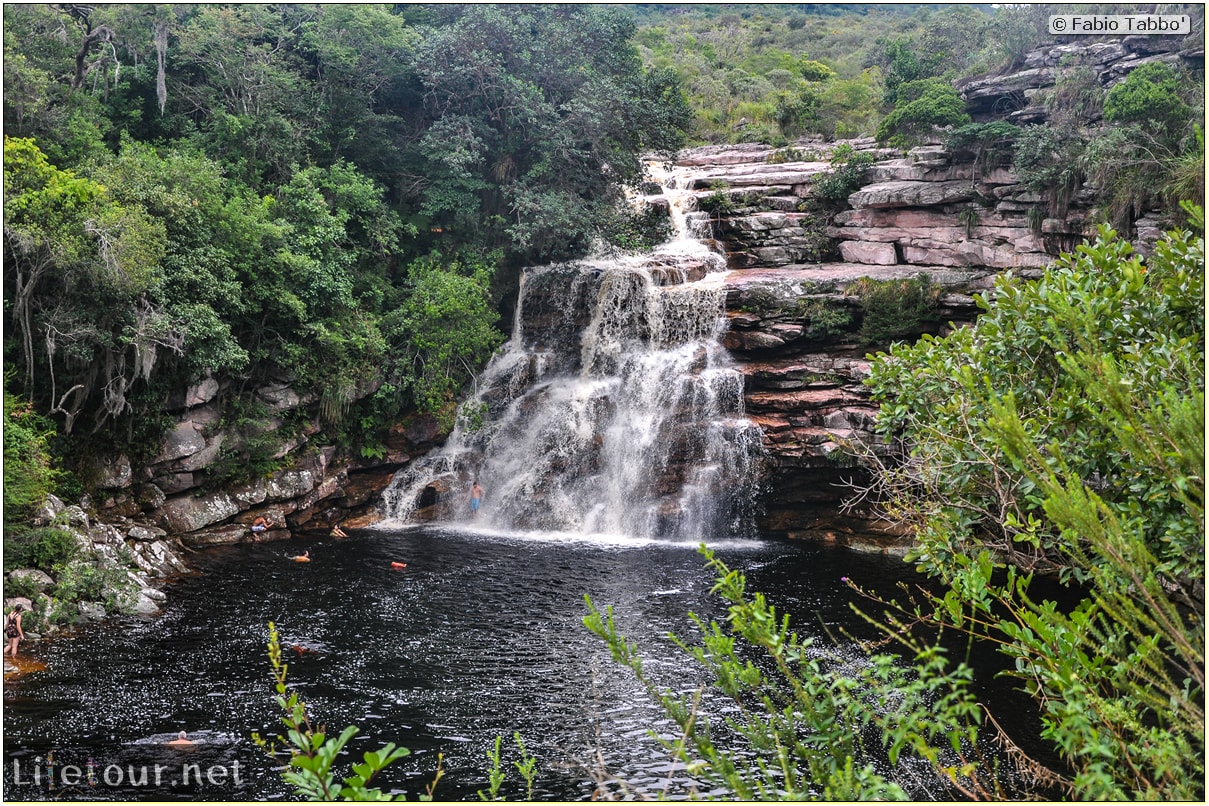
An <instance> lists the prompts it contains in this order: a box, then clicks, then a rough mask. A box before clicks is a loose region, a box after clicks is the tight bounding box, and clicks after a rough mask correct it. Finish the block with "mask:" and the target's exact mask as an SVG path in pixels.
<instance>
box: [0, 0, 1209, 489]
mask: <svg viewBox="0 0 1209 806" xmlns="http://www.w3.org/2000/svg"><path fill="white" fill-rule="evenodd" d="M1135 8H1136V9H1137V10H1150V11H1152V10H1154V9H1153V8H1152V5H1150V4H1134V5H1130V6H1111V7H1109V6H1105V7H1100V6H1085V5H1083V6H1074V5H1057V4H1050V5H1005V6H997V7H996V6H980V5H974V4H966V5H948V4H912V5H903V4H774V5H765V4H718V5H704V4H702V5H698V4H693V5H675V4H670V5H662V4H636V5H612V6H606V5H595V4H583V5H565V6H560V5H482V4H440V5H437V4H434V5H422V4H421V5H411V4H396V5H371V4H282V5H259V4H181V5H167V4H113V5H107V4H98V5H83V4H36V5H35V4H28V5H25V4H22V5H7V6H5V9H4V48H5V58H4V90H5V91H4V100H3V103H4V129H5V213H4V215H5V220H4V227H5V306H6V307H5V359H6V366H7V367H8V368H9V370H10V374H9V376H8V377H7V378H6V389H7V390H8V391H10V392H13V393H16V394H19V395H21V396H22V397H24V398H26V399H29V400H31V401H32V402H33V404H34V410H35V411H37V412H40V413H41V414H42V415H46V416H50V417H51V418H52V421H53V423H54V425H55V430H56V431H57V432H58V433H59V434H60V435H61V436H62V437H64V439H63V440H61V441H60V443H59V445H58V448H57V450H59V451H60V452H61V453H64V454H67V455H71V456H72V457H73V459H74V460H75V462H76V464H79V460H81V459H84V458H86V457H87V456H89V455H95V456H103V455H112V454H114V453H125V454H126V455H128V456H130V458H131V459H132V460H134V461H135V462H138V461H139V460H140V459H145V458H147V457H145V456H143V455H142V454H143V453H145V452H147V451H150V450H154V448H153V447H152V446H154V445H155V444H156V443H157V440H158V436H159V435H160V434H162V433H163V431H164V429H165V427H166V425H167V420H166V418H165V417H164V415H163V414H162V408H163V402H164V401H165V400H166V399H167V397H168V396H169V394H170V393H172V392H173V391H174V390H175V391H179V390H180V389H181V388H183V387H184V386H186V385H188V384H190V383H195V382H197V381H199V380H200V379H202V378H205V377H207V376H214V377H217V378H221V379H223V380H224V381H228V383H225V384H224V395H226V397H227V399H226V400H224V410H226V411H227V412H229V418H230V422H228V423H226V425H227V426H230V425H239V424H240V423H242V422H252V421H254V420H256V419H257V418H258V417H260V416H261V415H262V413H258V412H257V410H256V408H255V404H254V403H251V402H250V399H251V392H252V391H253V390H254V389H256V388H257V387H258V386H262V385H264V384H265V383H270V382H288V383H290V384H291V385H293V386H294V387H295V388H296V389H298V390H299V391H300V393H301V394H303V395H306V396H310V397H312V398H315V399H317V400H318V401H319V407H320V412H321V414H322V416H323V422H322V427H323V428H324V429H325V430H327V431H329V432H330V436H331V437H332V438H333V440H334V441H336V442H338V443H339V444H343V445H349V446H352V447H353V448H354V449H356V450H358V451H360V452H361V453H362V454H363V455H365V456H375V455H380V454H381V452H382V439H383V434H384V430H385V429H386V427H387V426H388V425H389V423H391V422H392V421H394V420H395V419H397V417H398V416H399V415H400V413H402V412H406V411H411V410H422V411H445V412H448V411H449V410H450V405H451V404H452V402H453V401H454V400H455V399H456V398H457V395H458V392H459V390H460V388H461V387H462V385H463V384H464V383H465V382H466V381H467V380H468V379H469V378H470V377H471V376H472V375H473V373H474V372H475V371H476V370H477V369H478V368H479V367H481V366H482V364H483V363H484V362H485V360H486V359H487V358H488V357H489V356H490V354H491V352H492V351H493V349H494V348H495V347H496V346H497V345H498V344H499V343H500V341H502V339H503V336H502V331H503V330H505V329H506V326H507V317H508V316H509V315H510V314H509V306H510V304H511V300H512V298H513V296H514V294H513V293H512V292H513V291H514V290H515V286H516V281H517V278H518V276H519V271H520V269H521V268H522V267H523V266H525V265H532V264H539V263H544V262H549V261H554V260H561V259H566V258H570V257H575V256H579V255H582V254H584V253H586V252H588V251H590V250H592V249H597V248H601V247H604V246H608V245H612V246H615V247H620V248H627V249H628V248H636V247H642V246H644V245H649V244H650V243H652V242H653V241H657V240H659V239H660V238H661V237H662V234H663V232H664V230H663V226H664V224H663V223H662V222H660V221H659V220H658V219H657V218H656V217H652V216H651V215H650V214H649V213H647V214H643V213H638V212H633V211H632V209H631V208H630V207H629V206H628V205H626V204H624V203H623V200H624V199H625V198H626V191H627V190H633V189H637V188H639V187H640V183H641V180H642V175H641V161H642V158H643V157H644V156H646V155H648V154H650V153H660V152H662V153H664V154H666V153H669V152H670V151H672V150H674V149H675V148H677V147H679V146H681V145H683V144H685V143H709V142H735V141H759V142H765V143H769V144H773V145H788V144H790V143H792V142H794V141H796V140H797V139H798V138H815V139H819V138H821V139H833V138H849V137H858V136H865V137H873V136H876V137H877V139H878V140H879V141H882V142H883V143H885V144H888V145H893V146H902V147H907V146H910V145H912V144H913V143H915V142H918V141H920V140H921V139H927V138H937V137H942V136H943V137H944V138H946V142H947V143H950V144H952V145H953V146H954V147H956V148H964V149H967V150H976V151H977V150H982V151H987V150H990V149H992V148H993V149H996V150H998V151H1000V152H1003V153H1009V154H1013V155H1014V156H1013V157H1012V158H1011V159H1012V160H1013V165H1014V167H1015V168H1016V169H1017V170H1018V171H1019V172H1020V175H1021V178H1022V180H1023V181H1025V182H1026V183H1028V184H1030V185H1031V186H1034V187H1035V188H1037V189H1038V191H1039V192H1045V193H1047V194H1049V195H1050V196H1051V197H1052V198H1051V199H1050V203H1051V206H1053V207H1061V202H1062V198H1063V196H1062V193H1063V190H1062V189H1064V188H1070V187H1074V186H1075V185H1077V183H1078V182H1079V181H1081V180H1083V179H1089V180H1091V181H1093V182H1094V183H1095V184H1096V185H1097V186H1098V187H1099V188H1101V189H1102V192H1103V194H1104V195H1105V197H1106V199H1107V200H1108V202H1107V203H1106V204H1105V206H1104V207H1105V210H1106V211H1107V212H1106V215H1107V216H1108V217H1110V218H1111V219H1112V220H1113V221H1115V222H1116V223H1117V224H1118V226H1120V225H1122V224H1124V225H1125V226H1128V224H1129V222H1130V219H1131V217H1134V216H1136V215H1137V214H1138V212H1139V211H1141V210H1144V209H1146V208H1147V207H1148V206H1150V205H1154V204H1159V205H1161V206H1163V207H1164V208H1165V209H1167V210H1169V211H1174V212H1176V213H1177V214H1178V206H1177V203H1178V201H1179V200H1180V199H1184V198H1191V199H1193V200H1197V201H1199V200H1201V198H1202V197H1203V192H1202V187H1203V172H1204V147H1203V135H1201V134H1200V129H1199V127H1197V126H1196V125H1195V123H1196V121H1198V120H1199V119H1200V116H1201V110H1202V109H1203V106H1204V100H1203V91H1202V87H1201V86H1200V82H1199V81H1197V80H1194V79H1193V78H1192V77H1189V76H1187V75H1184V74H1182V73H1180V72H1179V71H1177V70H1175V69H1170V68H1164V67H1163V66H1162V65H1157V66H1155V69H1154V70H1151V71H1142V70H1139V71H1136V72H1137V73H1139V74H1142V73H1147V74H1146V75H1138V76H1137V77H1136V78H1135V77H1134V76H1131V77H1130V79H1129V80H1128V81H1127V82H1125V83H1124V84H1122V85H1119V87H1117V88H1114V90H1113V92H1114V93H1116V95H1115V96H1113V97H1108V98H1105V97H1104V93H1103V92H1100V91H1099V88H1098V87H1096V88H1094V89H1095V91H1094V92H1093V91H1092V89H1093V88H1090V87H1089V86H1084V85H1085V84H1086V82H1084V83H1083V84H1080V83H1079V81H1077V80H1064V82H1063V83H1061V85H1060V86H1056V87H1055V88H1053V90H1052V92H1051V95H1052V96H1053V101H1052V104H1050V106H1051V107H1052V110H1053V112H1054V113H1053V114H1052V116H1051V120H1050V122H1049V123H1048V124H1047V125H1044V126H1029V127H1024V128H1022V127H1018V126H1014V125H1011V124H1006V123H1000V122H997V123H993V124H986V123H970V120H969V117H968V115H966V112H965V110H964V108H963V103H962V101H961V99H960V98H959V97H958V95H957V92H956V90H955V89H954V87H953V82H954V80H955V79H958V78H960V77H963V76H969V75H972V74H977V73H981V72H995V71H1006V70H1010V69H1012V68H1013V67H1015V66H1018V65H1019V64H1020V63H1021V60H1022V59H1023V56H1024V54H1025V53H1027V51H1028V49H1029V48H1030V47H1032V46H1034V45H1035V44H1037V43H1038V42H1039V41H1042V40H1043V39H1044V34H1043V31H1044V26H1045V21H1046V19H1047V17H1048V15H1049V14H1051V13H1065V12H1070V11H1072V10H1080V11H1084V12H1090V11H1095V10H1100V11H1105V10H1107V9H1111V10H1113V11H1114V13H1117V12H1123V11H1127V10H1133V9H1135ZM1181 8H1182V7H1181ZM1194 16H1196V17H1197V20H1198V24H1199V25H1203V15H1200V16H1198V15H1197V14H1196V13H1194ZM1085 39H1086V38H1085ZM1076 102H1077V103H1076ZM1047 103H1048V102H1047ZM1198 138H1199V139H1198ZM865 167H867V166H866V164H865V163H858V162H855V161H854V162H851V164H849V165H846V166H842V170H841V171H839V172H837V176H839V175H840V174H841V173H842V172H843V171H846V172H847V173H846V174H843V175H848V174H851V175H852V176H853V177H859V176H860V175H861V174H862V173H863V171H864V168H865ZM838 185H839V186H838V187H837V189H836V190H835V193H833V194H832V195H833V196H834V199H835V200H837V203H842V201H843V199H844V198H845V197H846V195H847V193H848V192H850V191H851V188H849V186H848V184H847V183H844V182H840V183H838ZM829 198H830V197H829ZM236 403H238V405H236ZM282 427H283V428H285V429H286V430H287V431H288V430H289V429H290V428H303V427H305V424H303V423H301V422H299V423H290V422H287V423H284V424H282ZM254 443H255V437H254V436H249V440H248V444H246V445H244V446H242V452H241V453H240V454H239V456H238V463H239V464H241V465H242V466H243V467H244V468H245V470H246V471H247V472H257V471H258V470H263V469H266V468H264V467H259V466H258V460H257V458H256V450H255V444H254ZM266 461H267V459H266ZM220 475H221V474H220ZM217 481H218V480H217V479H216V482H217Z"/></svg>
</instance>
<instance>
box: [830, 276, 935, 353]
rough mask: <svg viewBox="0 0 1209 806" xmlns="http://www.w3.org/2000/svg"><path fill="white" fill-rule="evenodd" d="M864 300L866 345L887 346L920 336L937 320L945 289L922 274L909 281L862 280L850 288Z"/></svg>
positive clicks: (861, 331)
mask: <svg viewBox="0 0 1209 806" xmlns="http://www.w3.org/2000/svg"><path fill="white" fill-rule="evenodd" d="M849 292H851V293H855V294H856V295H857V296H858V297H860V300H861V307H862V308H863V316H862V319H861V327H860V331H859V335H860V339H861V343H862V344H886V343H887V342H889V341H891V340H892V339H896V338H901V337H903V336H909V335H913V334H915V333H918V332H919V330H920V328H922V327H924V326H925V325H926V324H927V323H928V322H933V321H935V320H936V303H937V302H938V300H939V299H940V294H941V289H940V287H939V286H934V285H932V280H931V278H929V277H928V275H926V274H923V273H922V272H921V273H920V274H918V275H916V276H915V277H913V278H911V279H908V280H874V279H872V278H869V277H862V278H861V279H860V280H858V281H856V282H855V283H853V284H852V286H851V287H850V288H849Z"/></svg>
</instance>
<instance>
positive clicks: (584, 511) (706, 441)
mask: <svg viewBox="0 0 1209 806" xmlns="http://www.w3.org/2000/svg"><path fill="white" fill-rule="evenodd" d="M704 252H705V250H704V247H703V246H702V244H700V243H699V242H695V241H691V240H683V239H680V240H678V241H675V242H672V243H669V244H665V245H664V246H663V247H662V248H661V249H660V250H657V251H656V252H655V253H653V254H651V255H647V256H627V257H624V258H618V259H599V258H598V259H595V260H588V261H583V262H580V263H575V264H569V265H559V266H547V267H538V268H532V269H528V270H526V272H525V277H524V278H523V280H522V284H521V292H520V297H519V299H518V305H517V321H516V327H515V328H514V331H513V336H512V339H511V340H510V341H509V342H508V344H507V345H506V346H505V348H504V349H503V350H502V351H501V353H500V354H499V355H497V356H496V357H495V358H494V359H493V360H492V362H491V364H490V365H489V366H488V367H487V369H486V370H485V371H484V372H483V374H482V376H481V377H480V378H479V379H478V381H477V383H476V387H477V389H478V392H477V394H476V396H475V398H474V399H473V400H472V401H471V402H470V406H469V407H467V408H468V410H474V411H476V412H481V413H483V417H482V424H481V426H479V427H471V426H470V424H469V420H468V419H464V418H463V419H460V420H459V423H458V425H457V427H456V428H455V430H454V432H453V433H452V434H451V435H450V438H449V439H448V440H447V442H446V444H445V446H444V447H443V448H441V449H440V450H439V451H437V452H435V453H434V454H432V455H430V456H428V457H426V458H424V459H422V460H420V461H417V462H415V463H413V465H412V466H410V467H409V468H407V469H405V470H403V471H401V472H400V473H399V474H397V476H396V478H395V479H394V480H393V481H392V483H391V485H390V487H389V488H388V490H387V491H385V492H384V495H383V500H384V504H385V505H386V507H387V512H388V516H389V520H388V521H387V522H386V523H385V524H384V525H385V526H388V527H397V526H398V525H399V524H400V523H407V522H409V521H411V520H412V519H413V518H415V517H416V516H417V514H422V515H423V516H424V517H425V518H435V519H436V520H437V521H440V522H447V523H455V524H460V525H462V526H465V527H470V528H473V529H474V530H476V531H477V530H485V531H488V532H495V533H499V534H515V533H539V534H549V535H559V536H562V537H566V536H567V535H580V536H583V535H591V536H595V537H596V538H597V539H608V538H610V537H616V538H624V539H626V540H639V541H642V540H661V541H662V540H669V539H670V540H680V541H685V542H689V543H693V544H695V543H697V542H701V541H705V542H709V541H711V540H716V539H726V538H728V537H732V536H741V535H746V534H750V533H751V531H752V528H753V525H752V520H753V515H754V499H755V494H756V490H755V478H756V475H757V474H756V467H757V463H758V461H759V457H760V456H761V454H762V450H763V449H762V439H761V435H760V432H759V429H758V427H756V426H755V425H754V424H753V423H752V422H751V421H749V420H747V419H746V417H744V414H743V410H742V407H743V402H742V398H743V396H742V378H741V376H740V374H739V373H738V371H737V370H736V369H735V368H734V367H733V365H732V362H731V360H730V357H729V355H728V354H727V353H726V351H725V350H724V349H723V348H722V347H721V345H720V344H719V337H720V336H721V334H722V333H723V332H724V330H725V325H726V319H725V311H724V304H725V289H724V287H723V285H722V283H721V282H720V278H721V275H720V274H719V273H717V272H716V271H714V270H716V269H717V268H718V267H719V265H720V264H719V260H718V256H717V255H710V256H709V257H708V259H706V258H705V257H704V256H703V255H704ZM702 266H705V267H706V273H705V274H704V278H703V279H699V280H696V281H690V277H693V276H699V275H700V273H701V267H702ZM475 480H477V481H478V482H479V483H480V484H481V485H482V486H483V487H484V489H485V490H486V493H485V496H484V498H483V502H482V507H481V509H480V510H479V511H478V513H475V514H472V513H471V512H470V510H469V489H470V486H471V484H472V483H473V482H474V481H475Z"/></svg>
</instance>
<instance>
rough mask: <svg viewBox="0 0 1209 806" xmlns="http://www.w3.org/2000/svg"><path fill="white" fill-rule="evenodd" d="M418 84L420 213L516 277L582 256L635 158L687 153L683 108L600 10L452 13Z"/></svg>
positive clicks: (631, 178) (423, 57)
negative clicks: (421, 107)
mask: <svg viewBox="0 0 1209 806" xmlns="http://www.w3.org/2000/svg"><path fill="white" fill-rule="evenodd" d="M434 15H435V16H436V17H437V19H436V20H435V24H434V25H433V26H431V27H429V28H426V29H423V39H422V41H421V43H420V45H419V46H418V48H417V52H416V72H417V74H418V76H419V80H420V82H421V83H422V84H423V86H424V89H425V93H424V99H425V112H426V114H427V115H428V116H429V118H430V119H431V121H432V122H431V124H430V125H429V126H428V127H427V129H426V132H425V133H424V135H423V137H422V138H421V139H420V140H419V142H418V150H419V154H420V155H421V157H422V158H423V163H422V173H423V175H424V177H425V179H424V182H423V191H422V192H423V197H422V198H423V205H422V207H421V212H422V213H423V214H424V215H426V216H429V217H430V218H431V219H432V220H433V221H436V222H439V223H438V226H439V227H440V228H441V229H442V231H443V232H451V233H454V234H455V235H456V236H457V237H459V238H460V239H461V240H462V241H463V242H471V241H472V238H473V237H474V236H475V235H477V243H478V244H480V245H482V246H483V247H485V248H487V249H488V250H490V249H496V248H502V249H504V250H505V261H506V262H507V264H508V265H509V266H517V265H523V264H532V263H538V262H544V261H548V260H552V259H560V258H565V257H568V256H571V255H576V254H582V253H583V252H584V251H585V250H586V249H587V248H588V246H589V245H590V243H591V241H592V240H593V238H595V237H596V236H598V235H601V234H604V235H607V233H602V232H601V230H600V226H599V223H600V222H602V221H606V220H608V216H606V215H603V213H604V212H605V211H606V210H608V209H609V208H611V207H612V206H614V205H615V204H617V203H619V201H620V199H621V196H620V192H621V188H622V187H624V186H627V185H629V186H636V184H637V183H638V182H639V181H640V180H641V178H642V166H641V162H640V159H639V157H640V156H641V155H642V154H643V153H645V152H648V151H668V150H669V149H674V148H675V147H676V146H678V145H679V143H680V142H681V141H682V137H683V134H682V132H683V128H684V126H685V125H686V124H687V119H688V109H687V107H686V105H685V103H684V100H683V98H682V97H681V95H680V93H679V91H678V89H677V86H676V82H675V80H674V79H673V78H672V77H671V76H670V75H669V74H667V73H665V72H660V71H644V70H643V69H642V66H641V63H640V62H639V60H638V57H637V54H636V52H635V50H634V48H633V46H632V45H631V44H630V41H629V40H630V37H631V36H632V35H633V30H634V28H633V23H632V22H631V21H630V20H629V19H628V18H627V17H625V16H624V15H622V14H620V13H618V12H617V11H616V10H613V9H606V8H604V7H596V6H560V7H553V6H549V7H547V6H541V7H538V6H445V7H442V8H441V9H439V10H437V11H435V12H434Z"/></svg>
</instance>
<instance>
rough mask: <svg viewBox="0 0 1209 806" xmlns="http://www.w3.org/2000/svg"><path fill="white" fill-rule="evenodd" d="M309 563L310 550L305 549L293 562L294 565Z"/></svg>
mask: <svg viewBox="0 0 1209 806" xmlns="http://www.w3.org/2000/svg"><path fill="white" fill-rule="evenodd" d="M310 561H311V551H310V549H307V550H306V551H304V552H302V553H301V554H299V555H297V556H296V557H294V562H296V563H309V562H310Z"/></svg>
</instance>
